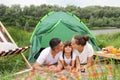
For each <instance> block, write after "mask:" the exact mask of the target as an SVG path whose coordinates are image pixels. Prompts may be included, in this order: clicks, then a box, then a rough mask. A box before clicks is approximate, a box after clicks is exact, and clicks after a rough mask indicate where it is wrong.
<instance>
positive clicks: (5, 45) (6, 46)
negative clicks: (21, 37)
mask: <svg viewBox="0 0 120 80" xmlns="http://www.w3.org/2000/svg"><path fill="white" fill-rule="evenodd" d="M16 48H18V47H17V46H16V45H14V44H12V43H10V42H0V51H7V50H13V49H16Z"/></svg>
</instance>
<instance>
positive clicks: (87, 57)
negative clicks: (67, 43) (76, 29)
mask: <svg viewBox="0 0 120 80" xmlns="http://www.w3.org/2000/svg"><path fill="white" fill-rule="evenodd" d="M88 40H89V36H80V35H76V36H74V37H73V38H72V47H73V48H74V49H75V50H76V51H75V52H76V53H77V55H78V56H77V58H76V68H77V70H82V71H84V70H85V69H86V68H87V67H89V66H91V65H92V56H93V53H94V50H93V48H92V46H91V45H90V44H89V43H88V42H87V41H88Z"/></svg>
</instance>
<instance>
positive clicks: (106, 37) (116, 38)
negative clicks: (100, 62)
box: [96, 33, 120, 48]
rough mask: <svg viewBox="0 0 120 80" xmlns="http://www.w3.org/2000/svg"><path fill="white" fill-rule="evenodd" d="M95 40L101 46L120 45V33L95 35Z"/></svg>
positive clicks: (117, 46)
mask: <svg viewBox="0 0 120 80" xmlns="http://www.w3.org/2000/svg"><path fill="white" fill-rule="evenodd" d="M96 40H97V44H98V45H99V47H101V48H103V47H106V46H114V47H116V48H119V47H120V33H114V34H102V35H98V36H96Z"/></svg>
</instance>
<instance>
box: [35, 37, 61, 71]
mask: <svg viewBox="0 0 120 80" xmlns="http://www.w3.org/2000/svg"><path fill="white" fill-rule="evenodd" d="M49 46H50V47H47V48H45V49H44V50H43V51H42V52H41V53H40V56H39V57H38V59H37V60H36V62H35V64H34V65H33V69H38V70H43V69H42V68H41V65H47V66H49V67H48V69H49V70H50V71H53V70H55V69H56V67H55V66H53V65H54V64H56V63H57V62H58V58H59V56H60V54H61V51H62V50H63V43H62V42H61V40H60V39H59V38H53V39H51V40H50V42H49ZM44 70H45V69H44Z"/></svg>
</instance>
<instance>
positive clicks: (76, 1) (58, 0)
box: [0, 0, 120, 7]
mask: <svg viewBox="0 0 120 80" xmlns="http://www.w3.org/2000/svg"><path fill="white" fill-rule="evenodd" d="M0 4H4V5H6V6H11V5H13V4H19V5H20V6H21V7H24V6H30V5H36V6H38V5H41V4H47V5H58V6H62V7H66V6H68V5H74V6H77V7H87V6H96V5H98V6H103V7H104V6H112V7H120V0H0Z"/></svg>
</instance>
